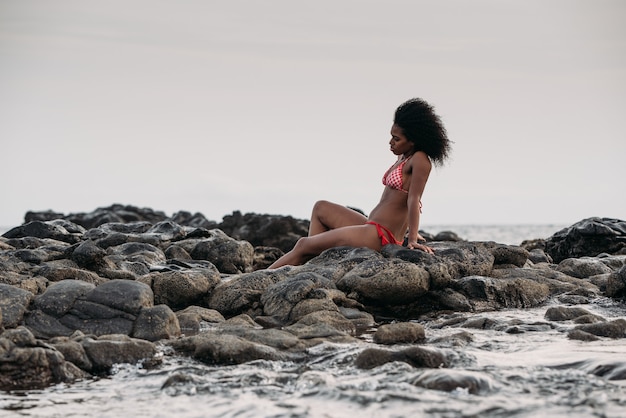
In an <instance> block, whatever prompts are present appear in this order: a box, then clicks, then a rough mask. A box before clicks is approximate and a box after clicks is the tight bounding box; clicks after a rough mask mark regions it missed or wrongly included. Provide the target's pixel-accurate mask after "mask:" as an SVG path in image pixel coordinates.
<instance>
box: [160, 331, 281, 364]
mask: <svg viewBox="0 0 626 418" xmlns="http://www.w3.org/2000/svg"><path fill="white" fill-rule="evenodd" d="M168 344H169V345H170V346H171V347H172V348H174V350H176V351H179V352H181V353H184V354H187V355H191V356H192V357H193V358H194V359H196V360H198V361H201V362H203V363H206V364H220V365H229V364H241V363H246V362H249V361H253V360H279V361H280V360H284V361H287V360H289V359H291V358H292V356H290V355H289V354H287V353H285V352H282V351H279V350H276V349H275V348H273V347H270V346H267V345H264V344H258V343H254V342H251V341H248V340H246V339H245V338H241V337H238V336H235V335H229V334H221V333H218V332H205V333H201V334H198V335H194V336H191V337H183V338H181V339H178V340H174V341H171V342H168Z"/></svg>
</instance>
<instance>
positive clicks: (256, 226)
mask: <svg viewBox="0 0 626 418" xmlns="http://www.w3.org/2000/svg"><path fill="white" fill-rule="evenodd" d="M218 228H219V229H221V230H222V231H224V232H225V233H226V234H227V235H229V236H231V237H233V238H235V239H239V240H245V241H248V242H249V243H250V244H252V245H253V246H254V247H275V248H279V249H280V250H281V251H283V252H287V251H290V250H291V249H292V248H293V246H294V245H295V244H296V241H298V239H299V238H301V237H305V236H307V235H308V231H309V221H307V220H299V219H294V218H292V217H291V216H279V215H260V214H255V213H246V214H245V215H242V214H241V212H239V211H235V212H233V213H232V215H227V216H224V219H223V220H222V223H220V224H219V225H218Z"/></svg>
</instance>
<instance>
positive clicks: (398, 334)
mask: <svg viewBox="0 0 626 418" xmlns="http://www.w3.org/2000/svg"><path fill="white" fill-rule="evenodd" d="M425 339H426V333H425V331H424V327H423V326H422V325H420V324H417V323H414V322H397V323H393V324H385V325H381V326H380V327H378V329H377V330H376V332H375V333H374V342H375V343H377V344H388V345H390V344H409V343H416V342H422V341H424V340H425Z"/></svg>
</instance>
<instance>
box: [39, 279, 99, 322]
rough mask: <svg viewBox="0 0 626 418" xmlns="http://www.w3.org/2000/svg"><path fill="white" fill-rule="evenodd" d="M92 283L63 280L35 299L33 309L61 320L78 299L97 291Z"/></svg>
mask: <svg viewBox="0 0 626 418" xmlns="http://www.w3.org/2000/svg"><path fill="white" fill-rule="evenodd" d="M95 288H96V286H94V285H93V284H91V283H86V282H83V281H80V280H62V281H60V282H57V283H53V284H52V285H50V286H49V287H48V289H46V291H45V292H44V293H43V294H42V295H39V296H37V297H36V298H35V300H34V304H33V307H34V308H35V309H39V310H41V311H42V312H44V313H46V314H48V315H52V316H54V317H57V318H60V317H61V316H63V315H65V314H66V313H68V312H69V311H70V309H71V308H72V306H73V305H74V302H76V300H77V299H79V298H82V297H84V296H85V295H86V294H87V293H89V292H91V291H92V290H93V289H95Z"/></svg>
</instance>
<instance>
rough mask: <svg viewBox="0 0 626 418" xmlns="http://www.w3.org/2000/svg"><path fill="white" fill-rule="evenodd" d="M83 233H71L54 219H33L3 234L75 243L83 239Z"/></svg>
mask: <svg viewBox="0 0 626 418" xmlns="http://www.w3.org/2000/svg"><path fill="white" fill-rule="evenodd" d="M81 235H82V233H71V232H69V231H68V230H67V229H66V228H65V227H64V226H61V225H59V224H58V223H55V222H54V221H45V222H42V221H32V222H29V223H27V224H24V225H20V226H17V227H15V228H13V229H10V230H9V231H7V232H5V233H4V234H3V235H2V236H3V237H6V238H23V237H35V238H42V239H44V238H51V239H54V240H57V241H63V242H67V243H70V244H75V243H77V242H78V241H80V239H81Z"/></svg>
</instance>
